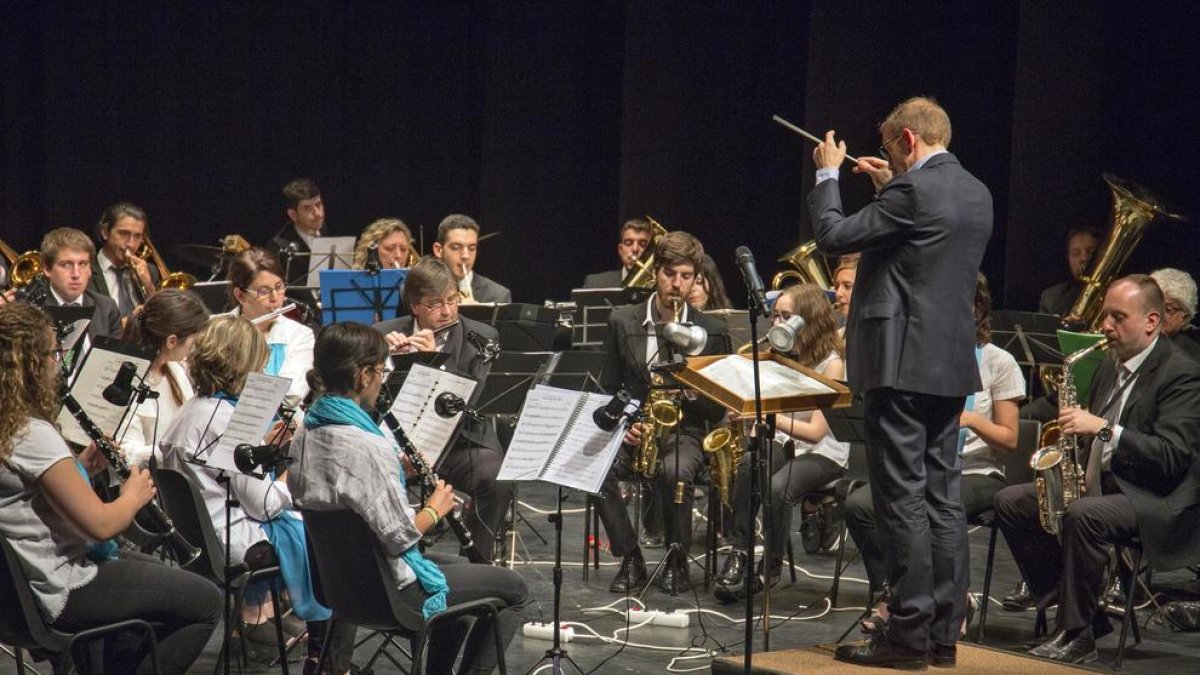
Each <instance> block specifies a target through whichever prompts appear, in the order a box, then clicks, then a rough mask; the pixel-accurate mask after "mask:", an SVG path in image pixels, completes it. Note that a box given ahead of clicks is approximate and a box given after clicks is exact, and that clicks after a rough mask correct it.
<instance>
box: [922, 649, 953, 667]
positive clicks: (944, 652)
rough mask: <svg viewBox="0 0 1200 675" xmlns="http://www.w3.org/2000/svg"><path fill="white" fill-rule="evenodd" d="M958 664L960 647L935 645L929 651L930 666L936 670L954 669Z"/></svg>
mask: <svg viewBox="0 0 1200 675" xmlns="http://www.w3.org/2000/svg"><path fill="white" fill-rule="evenodd" d="M957 664H958V647H957V646H956V645H939V644H935V645H933V647H932V648H931V649H930V650H929V665H931V666H933V667H935V668H953V667H954V666H955V665H957Z"/></svg>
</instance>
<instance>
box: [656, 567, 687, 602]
mask: <svg viewBox="0 0 1200 675" xmlns="http://www.w3.org/2000/svg"><path fill="white" fill-rule="evenodd" d="M657 585H658V590H660V591H662V592H663V593H667V594H669V595H681V594H683V593H687V592H688V591H690V590H692V580H691V578H690V577H689V576H688V568H687V563H686V562H685V563H677V562H675V561H674V560H672V561H671V562H669V563H667V564H666V565H664V566H663V569H662V572H661V573H660V574H659V575H658V582H657Z"/></svg>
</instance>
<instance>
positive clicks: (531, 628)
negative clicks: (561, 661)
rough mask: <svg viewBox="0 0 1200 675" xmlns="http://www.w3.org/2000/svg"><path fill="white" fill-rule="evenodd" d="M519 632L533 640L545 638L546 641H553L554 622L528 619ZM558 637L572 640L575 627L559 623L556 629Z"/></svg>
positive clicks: (565, 640)
mask: <svg viewBox="0 0 1200 675" xmlns="http://www.w3.org/2000/svg"><path fill="white" fill-rule="evenodd" d="M521 634H522V635H524V636H525V637H527V638H533V639H535V640H546V641H547V642H553V641H554V624H552V623H538V622H536V621H530V622H529V623H527V624H525V626H524V627H523V628H522V631H521ZM558 639H559V640H560V641H561V642H570V641H571V640H574V639H575V629H574V628H572V627H570V626H566V625H561V624H560V627H559V629H558Z"/></svg>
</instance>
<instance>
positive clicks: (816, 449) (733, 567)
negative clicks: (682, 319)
mask: <svg viewBox="0 0 1200 675" xmlns="http://www.w3.org/2000/svg"><path fill="white" fill-rule="evenodd" d="M793 315H795V316H800V317H802V318H803V319H804V329H803V330H801V331H800V332H799V333H798V335H797V338H796V343H795V346H794V348H793V351H794V352H795V358H796V360H797V361H799V363H800V364H801V365H804V366H807V367H809V368H812V369H813V370H815V371H817V372H818V373H821V374H822V375H825V376H826V377H830V378H833V379H837V380H844V379H845V378H846V364H845V361H844V353H845V347H844V346H843V344H842V339H841V338H840V337H838V334H837V324H836V323H835V321H834V311H833V308H832V307H831V306H830V304H829V299H828V298H827V297H826V296H825V291H824V290H822V289H821V288H819V287H817V286H816V285H815V284H797V285H794V286H789V287H788V288H787V290H785V291H784V292H783V294H782V295H780V296H779V298H778V299H776V300H775V306H774V309H773V310H772V312H771V321H772V322H773V323H775V324H780V323H783V322H784V321H787V320H788V319H790V318H791V317H792V316H793ZM775 424H776V431H775V441H776V443H772V446H773V450H774V451H773V452H772V453H771V460H772V461H771V487H770V489H771V514H770V522H771V530H772V531H771V532H770V533H768V535H767V542H766V545H767V551H766V555H765V560H766V561H767V562H768V563H769V564H770V566H769V567H768V570H769V572H768V574H769V575H770V583H771V585H774V584H775V583H777V582H778V581H779V574H780V570H781V569H782V568H783V552H784V549H785V547H786V544H787V540H788V537H789V536H790V535H791V531H792V506H793V505H795V504H796V503H798V502H799V501H800V500H801V499H802V498H803V497H804V495H805V494H808V493H810V492H812V491H814V490H817V489H819V488H820V487H821V486H822V485H825V484H826V483H829V482H830V481H832V480H835V479H837V478H840V477H841V476H842V474H843V473H844V472H845V470H846V464H847V462H848V461H849V459H850V444H848V443H841V442H839V441H838V440H837V439H836V438H834V437H833V433H832V432H830V430H829V424H828V423H827V422H826V421H825V416H824V415H823V414H821V411H819V410H814V411H808V412H800V413H788V414H781V415H777V416H776V422H775ZM787 450H791V452H790V453H786V452H785V451H787ZM749 490H750V461H749V455H748V454H747V455H744V456H743V461H742V462H741V463H740V464H739V465H738V467H737V475H736V480H735V482H734V488H733V528H732V529H731V531H730V533H729V542H730V543H731V544H732V549H731V551H730V553H729V556H728V557H727V558H726V559H725V563H724V566H723V567H722V570H721V574H720V576H718V577H717V583H716V586H715V587H714V588H713V595H715V596H716V597H717V599H718V600H720V601H722V602H734V601H736V600H739V599H744V598H745V575H746V574H748V573H749V572H750V571H749V570H748V569H747V565H746V561H747V554H746V536H747V535H748V534H750V530H751V528H752V527H753V522H754V515H755V513H757V512H758V506H759V505H758V504H755V505H754V508H753V509H747V508H746V507H747V504H746V499H747V493H748V492H749ZM762 562H763V561H762V560H760V561H759V564H760V565H761V564H762ZM752 583H753V584H754V585H753V587H752V588H753V589H754V592H756V593H757V592H758V591H759V590H762V583H763V576H762V567H759V569H758V571H757V572H756V573H755V577H754V580H753V581H752Z"/></svg>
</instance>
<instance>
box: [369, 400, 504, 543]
mask: <svg viewBox="0 0 1200 675" xmlns="http://www.w3.org/2000/svg"><path fill="white" fill-rule="evenodd" d="M383 421H384V422H386V423H387V426H388V428H389V429H391V430H392V435H393V436H394V437H395V438H396V444H397V445H399V446H400V451H401V452H403V453H404V455H405V456H406V457H408V461H409V463H410V464H412V466H413V468H414V469H416V471H417V476H418V478H419V479H420V481H421V486H422V487H424V488H425V489H426V490H428V491H429V492H431V493H432V492H433V491H434V490H436V489H437V481H438V479H437V476H436V475H435V474H434V473H433V469H432V468H431V467H430V466H429V463H428V462H426V461H425V458H424V457H422V456H421V453H420V452H418V451H417V448H416V446H414V445H413V444H412V441H410V440H409V439H408V434H406V433H404V429H402V428H400V422H399V421H398V420H397V419H396V416H395V415H393V414H392V413H391V411H390V410H389V411H388V412H386V413H384V415H383ZM446 522H448V523H450V529H451V530H452V531H453V532H454V536H456V537H458V543H459V545H460V546H461V547H462V549H463V550H464V551H466V553H467V560H470V561H471V562H473V563H482V564H484V565H487V564H490V563H491V561H490V560H488V559H487V558H485V557H484V556H483V554H482V553H480V552H479V549H478V548H476V547H475V541H474V540H473V539H471V531H470V530H468V529H467V526H466V525H464V524H463V522H462V520H460V519H459V517H458V514H457V513H455V511H454V509H451V510H450V512H449V513H447V514H446Z"/></svg>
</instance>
